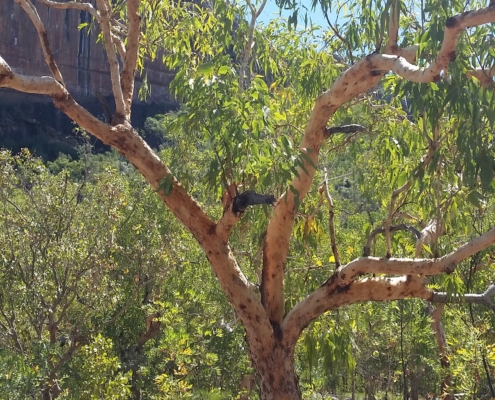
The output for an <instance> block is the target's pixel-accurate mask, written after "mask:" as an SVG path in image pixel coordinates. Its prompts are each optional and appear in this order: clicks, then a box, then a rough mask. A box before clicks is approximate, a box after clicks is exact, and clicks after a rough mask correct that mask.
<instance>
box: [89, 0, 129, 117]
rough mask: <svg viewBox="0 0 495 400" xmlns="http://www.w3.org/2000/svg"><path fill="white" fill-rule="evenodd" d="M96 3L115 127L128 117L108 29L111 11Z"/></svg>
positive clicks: (117, 63)
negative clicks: (105, 55) (113, 102)
mask: <svg viewBox="0 0 495 400" xmlns="http://www.w3.org/2000/svg"><path fill="white" fill-rule="evenodd" d="M96 2H97V4H98V10H99V12H100V27H101V30H102V32H103V43H104V45H105V51H106V53H107V58H108V65H109V67H110V78H111V81H112V92H113V97H114V99H115V115H114V117H113V121H112V124H113V125H117V124H121V123H123V122H124V121H126V120H129V115H128V114H127V113H126V107H125V105H124V97H123V94H122V88H121V86H120V85H121V83H120V69H119V62H118V61H117V56H116V54H115V50H114V48H113V40H112V32H111V27H110V12H111V10H110V8H109V7H108V6H107V3H106V2H105V1H104V0H96Z"/></svg>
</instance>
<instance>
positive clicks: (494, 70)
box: [466, 66, 495, 89]
mask: <svg viewBox="0 0 495 400" xmlns="http://www.w3.org/2000/svg"><path fill="white" fill-rule="evenodd" d="M466 75H467V76H468V77H475V78H476V79H478V80H479V81H480V83H481V87H482V88H483V89H488V88H489V87H491V88H493V76H494V75H495V66H493V67H491V68H490V69H485V68H476V69H473V70H471V71H468V72H467V73H466Z"/></svg>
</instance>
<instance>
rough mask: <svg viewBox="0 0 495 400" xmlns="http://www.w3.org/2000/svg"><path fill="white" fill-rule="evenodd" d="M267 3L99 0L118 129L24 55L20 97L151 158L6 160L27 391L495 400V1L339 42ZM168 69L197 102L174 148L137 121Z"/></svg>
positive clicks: (3, 186)
mask: <svg viewBox="0 0 495 400" xmlns="http://www.w3.org/2000/svg"><path fill="white" fill-rule="evenodd" d="M16 1H17V3H18V4H19V5H20V6H21V7H23V8H24V10H25V11H26V12H27V13H28V14H29V15H30V16H31V18H32V20H33V21H34V22H35V24H38V25H39V24H41V22H39V21H37V20H36V15H35V13H34V12H33V8H32V7H33V6H32V4H31V2H30V1H28V0H16ZM41 3H44V4H48V5H50V4H51V6H54V7H56V3H50V2H48V1H47V0H42V1H41ZM281 3H284V2H281ZM286 3H287V4H281V5H282V6H287V7H292V8H294V7H296V5H294V4H292V3H291V2H286ZM54 4H55V5H54ZM67 4H69V3H67ZM67 4H66V5H67ZM70 4H71V5H69V6H67V7H65V6H64V7H65V8H76V7H75V6H74V4H75V3H70ZM264 4H265V3H261V4H258V5H253V4H251V2H249V1H248V2H247V5H246V6H244V7H243V6H237V5H230V4H229V3H228V2H223V1H213V2H212V3H211V4H210V5H209V6H208V7H207V6H203V7H199V6H196V5H194V4H191V3H184V4H182V3H176V2H170V3H168V2H166V1H154V0H153V1H152V0H143V1H139V0H127V1H125V2H118V3H116V4H114V5H112V7H113V8H112V9H110V8H108V7H110V3H108V2H106V1H105V0H98V1H97V8H98V11H96V10H95V8H93V6H91V7H89V6H88V5H87V4H86V5H84V6H83V7H86V10H87V11H88V10H89V11H88V12H91V13H92V15H93V17H94V18H95V19H94V25H99V26H100V27H101V29H102V31H103V35H102V42H104V44H105V46H106V52H107V55H108V58H109V65H110V68H111V77H112V82H113V84H114V85H113V89H114V94H115V100H116V110H115V114H114V116H113V118H112V121H109V123H104V122H102V121H99V120H98V119H97V118H94V117H93V116H91V115H90V114H89V113H87V112H86V111H85V110H84V109H82V107H80V106H79V105H78V104H77V103H76V102H75V101H74V100H73V99H72V98H71V97H70V95H69V94H68V92H67V89H66V88H65V85H64V83H63V79H62V76H61V73H60V71H59V70H58V67H57V65H56V63H55V62H48V65H49V67H50V68H51V72H52V75H53V77H52V78H48V77H45V78H43V79H41V78H40V79H38V80H36V79H37V78H30V79H25V77H22V76H21V75H18V74H15V72H13V71H11V70H9V67H8V64H7V63H6V62H5V61H4V60H3V59H2V58H1V57H0V85H4V86H8V87H11V88H14V89H17V90H21V91H31V92H35V93H44V94H49V95H50V96H52V99H53V101H54V103H55V105H56V106H57V107H58V108H60V109H61V110H62V111H63V112H65V113H66V114H67V115H69V116H70V117H71V118H72V119H73V120H74V121H76V122H77V123H78V124H79V125H80V127H81V128H80V130H79V131H80V132H81V133H82V134H83V135H86V133H89V134H92V135H94V136H96V137H98V138H100V139H101V140H102V141H104V142H105V143H107V144H109V145H111V146H113V147H115V148H116V149H117V150H118V151H119V153H120V154H122V155H123V156H125V157H122V156H121V155H118V153H116V152H115V153H110V154H106V155H94V154H92V152H91V148H90V147H82V148H81V149H80V152H79V157H78V158H77V160H72V159H71V158H70V157H68V156H64V155H61V156H60V157H59V158H58V159H57V160H56V161H55V162H48V163H46V164H44V163H43V162H42V161H41V160H39V159H37V158H35V157H33V156H32V155H31V154H29V152H28V151H23V152H21V153H19V154H15V155H12V154H10V153H9V152H8V151H2V152H1V153H0V207H1V210H2V211H1V213H0V244H1V252H0V288H1V289H2V290H1V292H0V345H1V347H0V393H2V395H1V396H3V395H4V394H5V396H6V398H9V399H25V398H37V397H42V398H45V399H49V398H67V399H86V398H87V399H93V398H116V399H117V398H129V397H132V398H135V399H140V398H150V399H151V398H156V399H158V398H182V397H193V398H211V399H213V398H240V397H241V396H248V397H249V398H266V399H277V398H284V399H288V398H291V399H292V398H294V399H297V398H300V397H301V396H302V397H304V398H311V397H313V398H322V397H323V398H325V396H330V394H332V393H333V394H339V395H342V396H352V397H353V398H354V397H357V396H362V395H366V396H367V398H368V399H372V398H373V396H376V395H377V393H380V396H386V397H392V396H398V397H402V398H404V399H407V398H412V399H413V400H416V399H418V398H419V396H422V397H427V396H433V394H437V395H442V396H444V397H449V398H452V396H454V395H457V396H460V397H467V398H475V397H476V398H489V397H495V382H494V380H493V378H492V376H493V374H494V372H495V345H494V342H495V341H494V339H495V332H494V329H495V315H494V313H493V311H494V310H495V306H494V303H493V300H492V297H493V288H494V286H493V285H492V284H493V276H494V268H495V267H494V264H493V263H492V261H493V254H492V252H493V247H492V244H493V243H494V241H495V240H494V239H493V235H494V233H493V232H494V231H493V226H494V222H495V208H494V205H495V204H494V201H493V199H492V197H493V193H494V192H495V183H494V167H495V164H494V162H493V160H494V156H495V154H494V150H493V149H494V147H493V140H494V138H493V125H494V122H495V113H494V112H493V103H494V91H493V81H492V76H493V73H492V66H493V62H494V61H495V60H494V59H495V53H493V49H492V48H491V47H490V46H491V45H490V41H489V40H487V38H492V37H493V34H494V32H493V26H492V25H489V24H488V23H489V22H491V21H492V20H493V21H495V10H494V7H493V6H490V7H488V8H483V9H482V8H481V7H482V6H483V5H482V4H470V7H472V9H473V10H474V9H476V8H480V10H479V12H474V13H467V14H459V13H461V12H463V11H464V7H465V4H464V3H463V4H460V3H459V2H457V1H451V2H444V3H442V4H437V3H436V2H430V1H425V2H424V4H422V5H421V6H422V8H421V9H420V12H419V13H416V11H418V5H416V4H414V3H408V2H400V1H398V0H397V1H390V2H387V3H386V4H384V3H382V2H380V1H372V2H362V3H358V2H355V3H352V4H350V5H349V8H350V10H351V11H352V15H347V16H346V18H345V19H344V20H341V25H340V26H338V25H336V26H334V25H332V26H330V29H329V30H328V31H326V30H323V29H322V30H314V29H313V28H312V27H309V28H307V29H299V30H294V29H288V27H287V23H286V22H284V21H280V20H275V21H272V22H271V23H269V24H267V25H265V26H263V25H259V26H258V27H257V28H256V29H255V25H256V24H255V23H256V19H257V17H258V16H259V11H260V10H261V9H262V8H263V5H264ZM315 4H319V6H321V7H322V10H323V12H326V11H329V8H330V4H328V3H326V2H325V1H321V2H319V3H316V2H315ZM256 7H258V8H256ZM332 7H334V10H337V9H339V8H338V7H337V8H335V5H332ZM69 11H71V10H69ZM138 12H139V15H138ZM456 14H459V15H457V16H455V17H452V18H449V17H451V16H452V15H456ZM297 15H298V14H297V13H296V12H295V13H294V15H293V16H292V17H291V19H290V21H289V27H292V28H293V27H294V25H295V23H296V22H297ZM299 21H300V20H299ZM342 21H343V22H342ZM466 21H467V22H466ZM249 22H250V23H249ZM123 24H126V25H125V29H123V28H122V29H120V28H121V27H122V26H123ZM484 24H485V25H484ZM465 26H474V28H470V29H468V30H465V31H464V30H463V29H462V28H463V27H465ZM117 27H120V28H119V29H117ZM47 28H49V27H47ZM86 28H91V29H93V28H95V27H94V26H93V24H90V25H88V26H84V25H82V26H81V29H86ZM43 29H44V28H43ZM444 29H445V37H444V35H443V32H444ZM38 31H40V29H39V30H38ZM461 31H462V34H461ZM399 34H400V35H401V37H402V39H401V42H400V43H399V41H398V38H397V36H398V35H399ZM41 36H42V35H41ZM442 40H444V46H442V47H441V45H442ZM382 42H383V43H382ZM445 43H447V44H445ZM452 43H453V44H452ZM124 44H125V45H124ZM382 44H383V48H382ZM456 44H457V47H455V46H456ZM43 45H44V46H45V47H44V52H45V56H46V58H47V60H48V61H49V60H52V61H53V60H54V58H53V54H52V52H51V50H50V48H49V47H47V44H46V42H43ZM449 46H454V47H453V48H454V50H453V54H452V52H450V51H448V49H449ZM446 49H447V50H446ZM474 49H475V50H476V51H475V55H473V53H474V51H473V50H474ZM373 50H374V51H373ZM371 52H372V53H371ZM445 52H447V53H448V54H444V53H445ZM368 53H371V54H368ZM117 54H118V55H119V56H120V57H121V61H122V66H121V65H120V64H119V63H118V62H117ZM367 54H368V55H367ZM437 54H438V57H437V56H436V55H437ZM145 57H148V58H151V59H154V58H155V57H161V59H162V61H163V63H164V64H165V65H166V66H167V67H168V68H170V69H172V70H174V71H176V73H177V74H176V78H175V79H174V81H173V82H172V83H171V85H170V90H171V93H172V95H173V96H175V97H176V98H177V100H178V101H179V102H180V104H181V108H180V110H178V111H177V112H175V113H170V114H167V115H159V116H156V117H155V118H152V119H149V120H148V121H147V124H146V128H147V129H148V130H150V131H152V132H154V133H155V134H156V135H160V136H161V137H163V141H162V143H163V146H162V148H160V149H156V152H153V151H152V150H151V149H150V148H149V147H148V146H147V145H146V144H145V143H144V141H143V140H142V139H141V137H140V136H139V135H138V133H137V132H136V131H135V130H134V129H133V128H132V126H131V125H130V122H129V121H130V112H131V100H132V94H133V84H134V81H133V72H134V69H135V68H137V69H138V70H139V71H140V72H142V73H143V74H145V68H144V67H143V65H144V64H143V59H144V58H145ZM435 57H437V58H435ZM456 57H457V58H456ZM358 60H361V61H358ZM411 62H417V63H418V64H419V66H420V67H421V66H423V65H424V66H425V68H424V69H423V70H418V69H414V68H415V66H412V65H411V64H408V63H411ZM413 67H414V68H413ZM436 68H439V70H438V71H436ZM389 70H392V71H393V72H395V73H396V74H390V73H388V71H389ZM493 72H494V73H495V71H493ZM403 78H406V79H403ZM421 82H422V83H421ZM326 88H330V89H329V90H326ZM141 89H142V94H143V95H145V94H146V93H144V92H146V90H149V89H150V88H149V87H148V86H147V84H146V81H145V85H143V87H142V88H141ZM349 100H352V101H350V102H349ZM329 118H331V122H330V125H329V126H327V122H328V120H329ZM308 121H309V122H308ZM157 155H158V156H157ZM134 167H136V168H137V169H138V170H139V172H141V174H139V173H138V172H137V171H136V170H135V169H134ZM143 177H144V178H143ZM179 182H180V183H179ZM149 184H151V185H149ZM243 193H244V194H245V197H242V195H243ZM261 193H264V194H267V195H268V196H266V197H264V198H263V199H264V200H263V201H260V203H263V204H262V205H259V204H257V205H256V206H253V207H248V206H249V205H253V203H252V204H249V202H248V203H247V204H246V203H242V202H241V199H246V198H248V197H247V196H248V195H249V196H253V195H259V194H261ZM272 195H273V201H265V200H267V199H268V200H269V199H270V198H272V197H271V196H272ZM250 198H252V197H250ZM275 199H277V201H275ZM265 203H271V204H265ZM164 204H165V205H167V207H168V208H166V207H164ZM272 206H274V207H272ZM214 221H217V222H214ZM486 232H488V233H486ZM485 233H486V234H485ZM483 234H485V235H483ZM194 239H195V240H194ZM473 249H474V250H473ZM449 260H451V262H448V261H449ZM444 264H445V265H444ZM387 293H390V295H387ZM483 293H484V294H483ZM308 294H309V296H308ZM369 300H379V301H377V302H372V301H369ZM383 300H392V301H387V302H385V301H383ZM444 334H445V336H444ZM445 338H446V340H445ZM298 377H299V378H298ZM298 379H299V380H298ZM253 384H255V385H253ZM245 398H246V397H245Z"/></svg>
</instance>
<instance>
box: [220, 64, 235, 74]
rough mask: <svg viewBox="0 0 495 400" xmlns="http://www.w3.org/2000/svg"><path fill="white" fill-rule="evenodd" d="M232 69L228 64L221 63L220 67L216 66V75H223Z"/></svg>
mask: <svg viewBox="0 0 495 400" xmlns="http://www.w3.org/2000/svg"><path fill="white" fill-rule="evenodd" d="M230 71H232V69H231V68H230V67H229V66H228V65H222V66H221V67H220V68H218V75H225V74H227V73H229V72H230Z"/></svg>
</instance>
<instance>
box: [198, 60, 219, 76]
mask: <svg viewBox="0 0 495 400" xmlns="http://www.w3.org/2000/svg"><path fill="white" fill-rule="evenodd" d="M214 67H215V64H214V63H212V62H206V63H203V64H201V65H200V66H199V67H198V74H200V75H209V74H211V73H213V68H214Z"/></svg>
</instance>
